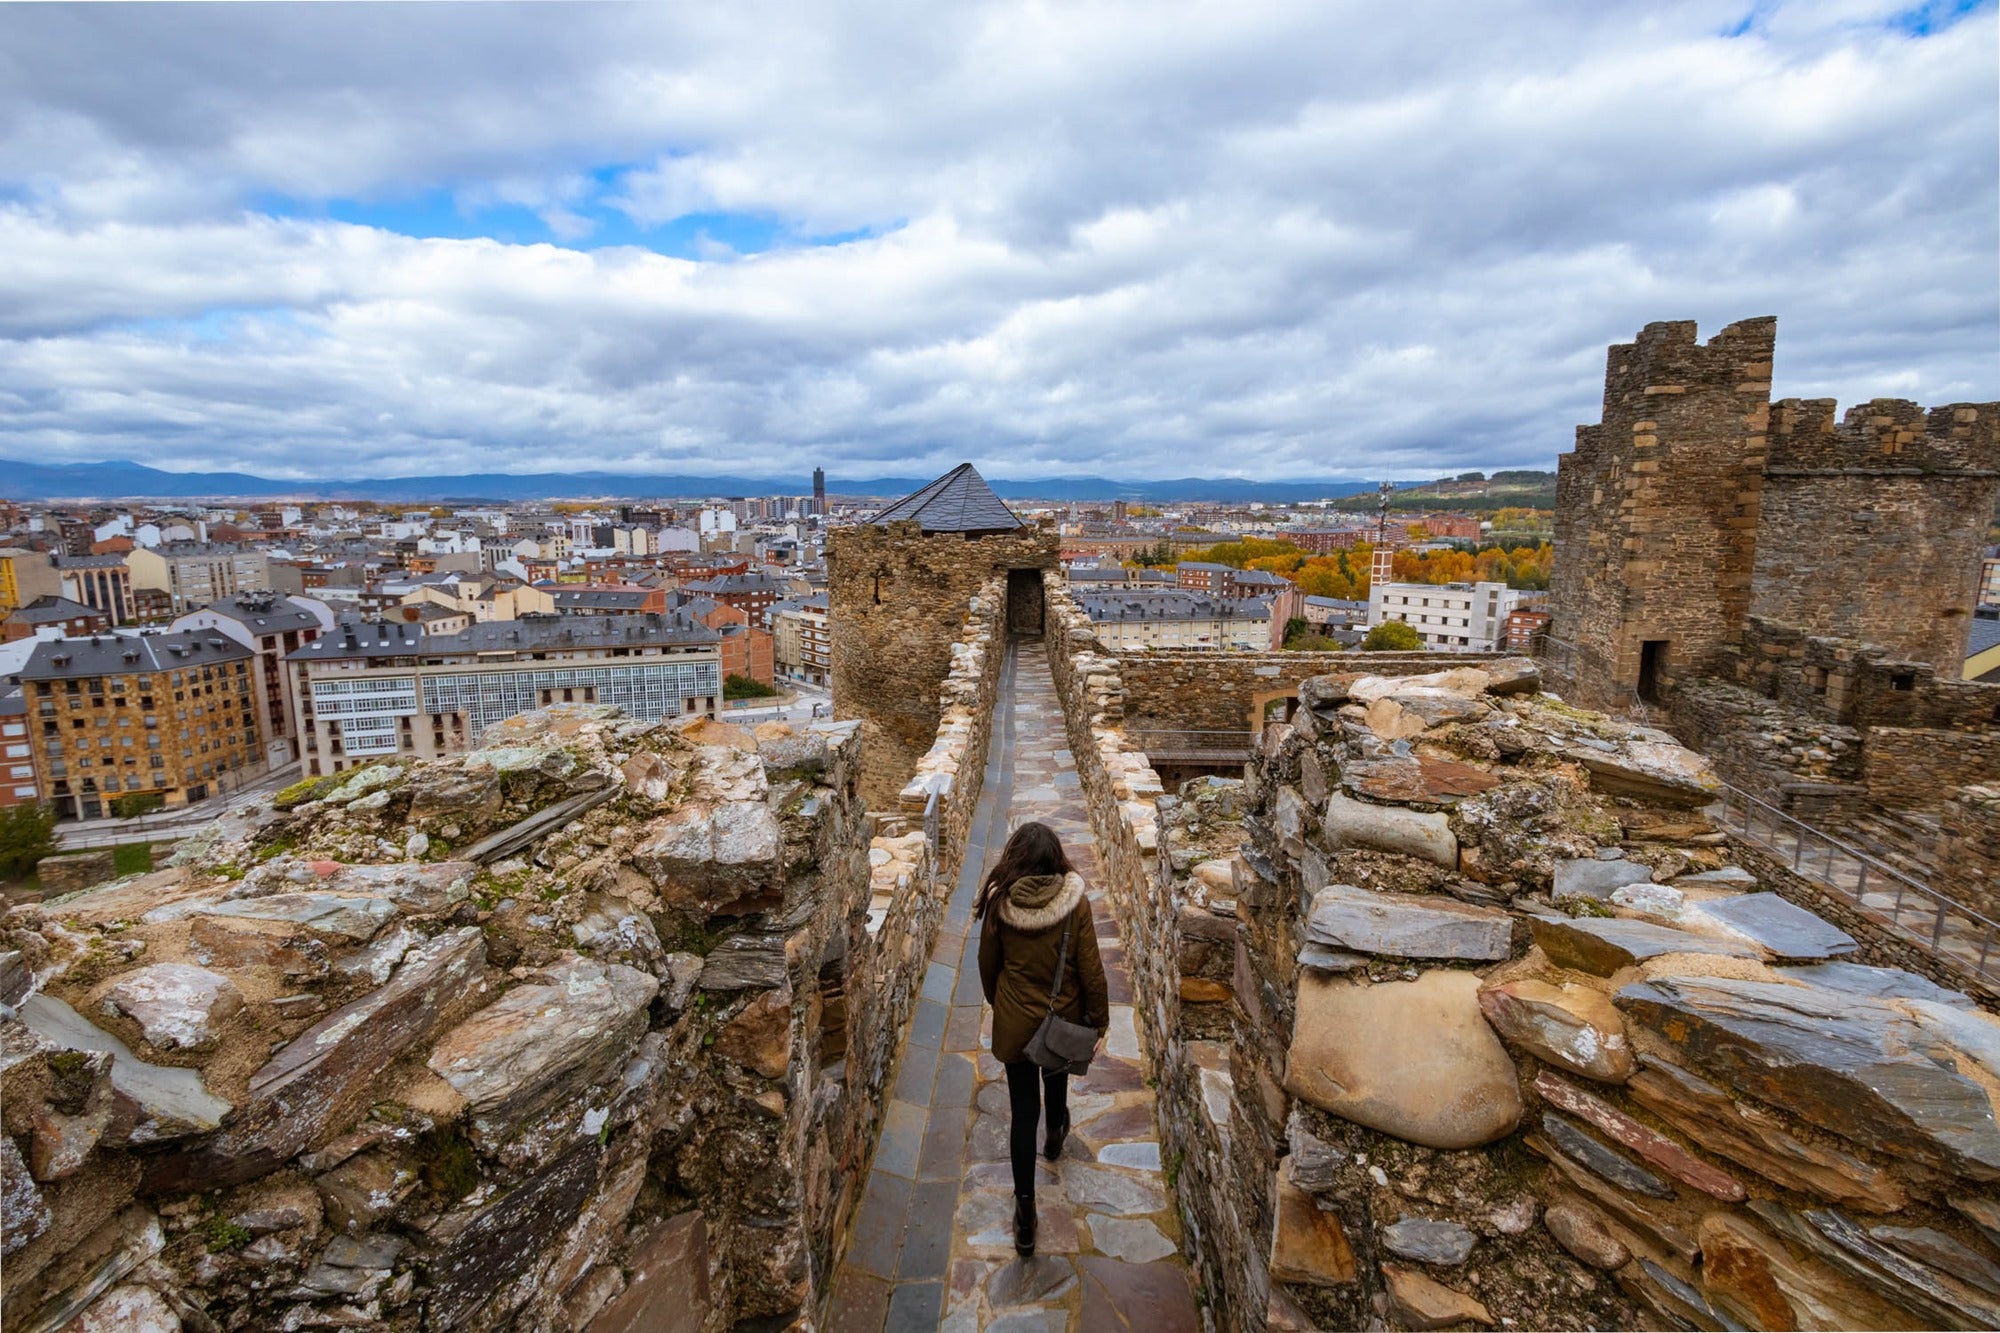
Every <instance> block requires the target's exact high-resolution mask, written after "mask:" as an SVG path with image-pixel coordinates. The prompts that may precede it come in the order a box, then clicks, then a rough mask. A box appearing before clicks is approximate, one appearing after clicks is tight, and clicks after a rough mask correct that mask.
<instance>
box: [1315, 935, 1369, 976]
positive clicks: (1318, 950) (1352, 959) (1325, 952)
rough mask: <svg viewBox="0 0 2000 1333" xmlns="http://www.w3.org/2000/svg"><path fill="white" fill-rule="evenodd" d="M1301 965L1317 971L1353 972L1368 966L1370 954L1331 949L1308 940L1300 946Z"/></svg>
mask: <svg viewBox="0 0 2000 1333" xmlns="http://www.w3.org/2000/svg"><path fill="white" fill-rule="evenodd" d="M1299 966H1300V967H1309V968H1312V969H1313V970H1314V971H1316V972H1352V971H1354V970H1355V969H1356V968H1360V967H1366V966H1368V956H1367V955H1366V954H1359V953H1348V952H1346V951H1345V950H1343V949H1329V948H1327V947H1326V946H1325V945H1324V944H1314V943H1313V942H1312V941H1310V940H1308V941H1306V942H1305V943H1304V944H1302V945H1300V946H1299Z"/></svg>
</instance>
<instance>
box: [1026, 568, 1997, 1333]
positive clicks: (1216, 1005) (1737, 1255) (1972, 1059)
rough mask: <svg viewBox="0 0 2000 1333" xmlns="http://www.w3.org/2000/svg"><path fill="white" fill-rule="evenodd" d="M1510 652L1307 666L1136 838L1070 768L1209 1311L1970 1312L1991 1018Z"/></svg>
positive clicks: (1644, 737) (1698, 787)
mask: <svg viewBox="0 0 2000 1333" xmlns="http://www.w3.org/2000/svg"><path fill="white" fill-rule="evenodd" d="M1054 604H1056V603H1055V602H1054V599H1052V605H1054ZM1053 619H1054V620H1055V622H1056V623H1055V624H1052V629H1051V632H1052V635H1061V636H1063V641H1064V642H1065V643H1067V644H1068V645H1069V647H1070V649H1071V651H1072V653H1073V654H1074V655H1075V656H1078V657H1087V656H1088V655H1089V654H1090V652H1091V649H1092V645H1091V644H1090V642H1089V641H1088V640H1087V638H1086V637H1084V636H1082V635H1077V634H1072V633H1069V631H1072V630H1076V629H1080V628H1081V627H1079V626H1075V625H1070V626H1067V627H1060V628H1059V626H1060V621H1061V617H1060V616H1057V617H1054V618H1053ZM1052 656H1055V654H1052ZM1096 674H1098V675H1103V674H1105V673H1102V672H1098V673H1096ZM1061 675H1062V673H1061V672H1059V678H1061ZM1068 676H1069V679H1070V681H1071V684H1070V685H1068V686H1066V687H1065V689H1066V696H1065V697H1066V701H1068V702H1070V705H1071V707H1072V708H1073V709H1074V712H1073V714H1072V722H1071V726H1072V731H1073V739H1076V740H1078V741H1079V742H1080V741H1082V740H1084V739H1090V740H1096V739H1097V737H1096V736H1095V735H1094V734H1093V733H1092V732H1091V730H1090V729H1089V728H1088V726H1087V722H1086V721H1085V719H1087V717H1088V715H1089V712H1090V711H1093V710H1094V711H1102V706H1103V704H1104V702H1105V697H1106V695H1107V694H1108V693H1109V690H1108V688H1104V687H1100V690H1099V691H1098V693H1097V694H1096V695H1095V696H1094V697H1093V696H1089V695H1087V694H1086V692H1085V689H1084V686H1083V681H1084V680H1085V679H1086V677H1084V676H1082V675H1081V674H1079V673H1078V672H1077V670H1076V669H1075V667H1074V665H1072V667H1071V668H1070V670H1069V671H1068ZM1501 681H1502V677H1500V676H1496V675H1490V674H1489V673H1488V672H1487V671H1484V670H1477V669H1474V670H1455V671H1450V672H1442V673H1437V674H1435V675H1432V676H1429V677H1415V678H1403V679H1392V678H1370V677H1366V676H1363V677H1354V676H1337V677H1326V678H1323V679H1316V680H1310V681H1307V682H1304V683H1303V685H1302V688H1301V697H1302V703H1303V707H1301V708H1300V709H1298V710H1297V711H1295V712H1294V714H1293V717H1292V720H1291V721H1290V722H1289V723H1283V724H1274V725H1272V726H1270V727H1268V728H1267V729H1266V730H1265V731H1264V733H1263V736H1262V740H1261V743H1260V744H1259V746H1258V748H1257V753H1256V756H1255V758H1254V760H1253V761H1252V763H1251V765H1250V767H1249V769H1248V773H1247V776H1246V778H1245V779H1244V780H1243V781H1242V782H1240V783H1238V782H1230V781H1221V780H1215V779H1205V780H1200V781H1198V782H1194V783H1189V784H1187V785H1186V787H1185V788H1184V789H1183V791H1182V793H1181V795H1180V797H1179V798H1178V799H1176V798H1167V799H1165V800H1156V801H1155V802H1154V804H1155V811H1154V815H1153V818H1151V819H1149V820H1146V821H1144V825H1143V826H1144V827H1145V828H1146V829H1147V830H1148V832H1149V834H1150V837H1151V845H1150V846H1148V847H1147V848H1145V849H1144V853H1143V854H1141V849H1140V848H1139V847H1138V846H1137V840H1136V838H1133V839H1132V840H1131V841H1130V842H1127V841H1126V840H1127V838H1128V837H1129V836H1130V835H1129V833H1128V831H1127V830H1136V828H1137V827H1139V826H1140V821H1139V820H1137V819H1136V818H1128V817H1127V814H1126V809H1125V805H1124V804H1123V803H1121V802H1118V801H1116V800H1114V799H1112V796H1111V793H1110V783H1109V782H1108V780H1106V778H1099V779H1096V780H1095V781H1096V787H1097V791H1098V793H1099V794H1098V795H1096V796H1094V798H1093V800H1092V814H1093V823H1094V826H1095V827H1096V830H1097V834H1098V837H1099V840H1100V842H1102V843H1106V844H1108V845H1110V846H1111V848H1113V849H1114V850H1113V854H1112V856H1111V857H1110V858H1109V863H1110V864H1112V865H1115V866H1117V867H1119V868H1118V870H1117V873H1116V874H1111V872H1110V871H1107V876H1108V877H1109V878H1111V879H1112V880H1113V881H1114V883H1113V885H1112V890H1113V893H1114V895H1115V897H1114V901H1115V902H1116V903H1117V904H1118V906H1119V910H1120V912H1121V916H1122V917H1123V919H1124V920H1125V922H1126V928H1127V930H1128V932H1130V935H1129V938H1130V940H1131V945H1130V948H1131V954H1132V957H1133V960H1134V967H1133V987H1134V992H1135V995H1134V1000H1135V1005H1136V1006H1137V1007H1138V1008H1139V1010H1140V1013H1141V1021H1142V1022H1143V1023H1145V1024H1147V1037H1148V1045H1149V1052H1150V1054H1151V1058H1152V1059H1153V1060H1154V1065H1155V1068H1154V1076H1155V1078H1156V1080H1157V1081H1158V1085H1159V1089H1160V1098H1161V1117H1160V1118H1161V1126H1162V1142H1163V1147H1164V1148H1165V1150H1166V1153H1167V1156H1168V1160H1169V1161H1170V1162H1172V1163H1173V1165H1174V1171H1173V1178H1174V1180H1175V1189H1176V1194H1177V1195H1178V1198H1179V1201H1180V1204H1181V1207H1182V1211H1183V1214H1184V1216H1185V1218H1186V1221H1187V1231H1188V1236H1189V1245H1190V1248H1191V1249H1192V1251H1193V1257H1194V1258H1195V1259H1196V1261H1197V1262H1198V1263H1199V1265H1200V1268H1201V1272H1202V1274H1203V1279H1204V1286H1205V1288H1206V1295H1207V1297H1208V1300H1209V1303H1210V1308H1211V1309H1213V1310H1214V1311H1215V1313H1216V1320H1217V1323H1218V1325H1219V1326H1226V1327H1241V1328H1246V1329H1261V1328H1351V1327H1363V1326H1383V1325H1386V1326H1389V1327H1395V1328H1431V1327H1442V1326H1452V1325H1460V1324H1463V1325H1467V1326H1470V1325H1474V1324H1478V1325H1492V1326H1515V1327H1584V1326H1589V1327H1599V1328H1605V1327H1623V1328H1631V1327H1653V1326H1658V1325H1660V1324H1670V1325H1690V1326H1695V1327H1709V1328H1714V1327H1727V1326H1732V1325H1734V1326H1740V1327H1749V1328H1773V1329H1775V1328H1788V1327H1799V1326H1804V1325H1805V1324H1808V1323H1815V1324H1818V1325H1819V1326H1883V1325H1894V1324H1898V1323H1902V1324H1921V1325H1939V1324H1942V1325H1953V1326H1962V1327H1963V1326H1974V1325H1978V1324H1980V1323H1981V1322H1982V1321H1987V1320H1990V1319H1991V1317H1992V1316H1993V1314H1994V1313H1996V1312H2000V1311H1996V1308H1995V1300H1994V1297H1993V1296H1992V1295H1991V1294H1990V1291H1989V1290H1988V1289H1986V1288H1984V1287H1982V1285H1981V1281H1980V1279H1981V1278H1982V1277H1984V1276H1985V1275H1986V1274H1987V1272H1988V1269H1989V1267H1990V1266H1991V1265H1992V1264H1993V1262H1994V1261H1993V1259H1992V1258H1991V1257H1990V1256H1991V1254H1992V1253H1993V1251H1992V1250H1991V1249H1990V1246H1991V1244H1992V1239H1991V1236H1992V1230H1991V1229H1992V1228H1993V1227H1994V1224H1995V1223H1996V1222H2000V1217H1995V1216H1994V1215H1993V1214H1992V1212H1991V1210H1990V1209H1988V1208H1986V1206H1985V1205H1984V1204H1982V1203H1980V1202H1979V1198H1980V1197H1983V1192H1984V1191H1985V1190H1986V1188H1987V1187H1986V1185H1984V1184H1983V1183H1982V1182H1986V1181H1989V1180H1991V1179H1995V1178H2000V1157H1996V1155H1995V1154H1996V1153H2000V1126H1996V1122H1995V1118H1994V1098H1993V1093H1992V1091H1991V1089H1992V1088H1993V1087H1994V1086H1995V1084H1994V1082H1993V1079H1992V1075H1991V1073H1990V1072H1989V1071H1988V1070H1987V1068H1986V1065H1985V1063H1984V1061H1985V1060H1986V1059H1987V1058H1988V1057H1987V1055H1986V1051H1987V1050H1988V1047H1989V1044H1990V1042H1991V1034H1992V1032H1993V1031H1994V1030H1995V1027H1994V1022H1993V1020H1992V1019H1991V1018H1990V1017H1989V1016H1987V1015H1986V1014H1984V1013H1982V1012H1981V1011H1980V1009H1979V1008H1978V1006H1977V1004H1976V1003H1975V1001H1973V1000H1972V999H1970V998H1969V997H1967V996H1966V995H1964V994H1962V993H1959V992H1955V991H1951V990H1949V989H1947V988H1944V987H1941V986H1938V985H1936V984H1935V983H1934V982H1932V981H1931V980H1928V979H1927V978H1926V977H1925V976H1923V975H1921V974H1920V971H1921V969H1920V968H1919V966H1918V964H1919V963H1920V960H1918V959H1916V958H1914V957H1911V956H1909V955H1906V954H1902V953H1898V952H1897V949H1898V948H1900V947H1901V946H1899V945H1898V944H1897V942H1896V941H1894V940H1890V939H1884V938H1876V937H1873V936H1869V937H1861V936H1862V932H1860V931H1856V932H1855V933H1854V934H1849V933H1847V932H1846V931H1843V930H1842V929H1841V928H1840V926H1841V924H1842V921H1843V919H1842V918H1841V917H1840V916H1839V915H1838V914H1837V913H1836V912H1835V911H1834V910H1832V909H1831V908H1829V910H1828V911H1827V912H1825V913H1823V914H1820V915H1815V914H1814V913H1813V912H1810V911H1807V910H1805V909H1804V908H1801V907H1800V906H1798V902H1800V901H1805V902H1811V901H1812V900H1811V898H1810V897H1809V896H1808V895H1805V894H1800V893H1796V892H1795V891H1794V890H1795V888H1796V886H1795V885H1794V884H1793V883H1792V882H1791V881H1790V880H1789V879H1788V878H1787V876H1786V875H1785V874H1784V873H1783V872H1782V871H1781V869H1780V868H1779V867H1776V866H1774V865H1771V864H1769V863H1768V862H1767V861H1766V860H1765V859H1764V858H1762V857H1761V856H1760V855H1759V854H1758V853H1756V852H1755V851H1754V850H1753V849H1748V848H1742V847H1739V846H1736V845H1735V844H1734V843H1733V842H1732V841H1731V839H1730V838H1729V837H1728V836H1727V835H1726V834H1725V833H1724V832H1723V831H1722V830H1721V829H1720V828H1718V827H1717V826H1715V825H1714V824H1712V823H1710V822H1709V820H1708V819H1707V818H1706V817H1705V816H1704V814H1703V813H1702V810H1703V808H1704V807H1705V806H1706V805H1707V804H1708V803H1709V801H1710V800H1711V799H1712V797H1713V794H1714V792H1715V790H1716V780H1715V777H1714V775H1713V773H1712V772H1711V771H1710V770H1709V768H1708V766H1707V765H1706V764H1705V763H1704V762H1703V761H1702V760H1701V759H1700V758H1699V757H1698V756H1696V755H1694V754H1693V753H1691V752H1690V751H1688V750H1686V749H1684V748H1682V747H1681V746H1679V745H1678V744H1676V743H1675V742H1674V741H1673V740H1672V739H1671V737H1669V736H1667V735H1666V734H1665V733H1662V732H1659V731H1654V730H1650V729H1648V728H1644V727H1640V726H1635V725H1633V724H1631V723H1629V722H1621V721H1618V720H1615V719H1612V718H1608V717H1604V716H1601V715H1597V714H1592V713H1588V712H1584V711H1582V710H1579V709H1576V708H1573V707H1570V706H1568V705H1566V704H1562V703H1560V702H1557V701H1555V700H1553V699H1550V698H1549V697H1547V696H1544V695H1539V694H1536V693H1534V692H1533V689H1532V681H1527V682H1522V681H1519V680H1512V681H1509V682H1508V683H1507V684H1506V685H1505V686H1504V688H1503V686H1502V684H1501ZM1524 684H1525V685H1526V689H1525V690H1523V688H1522V687H1523V685H1524ZM1106 730H1109V729H1108V728H1107V729H1106ZM1078 748H1079V772H1080V775H1082V776H1083V781H1084V786H1085V790H1086V792H1090V791H1091V790H1092V787H1093V779H1092V778H1091V777H1090V776H1089V775H1088V774H1087V773H1085V772H1084V761H1083V757H1082V753H1081V749H1082V747H1081V745H1080V744H1079V746H1078ZM1098 753H1100V754H1102V753H1103V751H1102V749H1101V748H1100V749H1099V750H1098ZM1107 777H1108V775H1107ZM1980 799H1981V798H1979V797H1977V796H1974V797H1973V798H1972V804H1973V806H1974V807H1979V802H1980ZM1983 817H1984V814H1983V807H1979V809H1977V810H1975V811H1974V812H1973V813H1971V814H1969V815H1968V821H1967V825H1966V836H1976V832H1975V829H1976V826H1977V825H1978V823H1979V821H1980V820H1981V819H1982V818H1983ZM1120 844H1123V845H1125V846H1126V847H1128V848H1129V850H1127V851H1124V852H1118V851H1116V850H1115V848H1116V847H1117V846H1118V845H1120ZM1143 871H1150V873H1151V880H1150V882H1141V881H1140V878H1139V877H1140V874H1141V872H1143ZM1760 890H1765V891H1760ZM1768 890H1779V891H1780V892H1770V891H1768ZM1141 952H1145V953H1149V954H1150V955H1151V957H1150V958H1149V959H1147V960H1146V961H1145V962H1144V963H1143V964H1142V963H1141V961H1140V958H1139V955H1140V954H1141ZM1224 957H1227V958H1228V959H1229V960H1230V962H1229V965H1228V966H1227V968H1226V969H1225V967H1224V966H1223V965H1222V962H1221V960H1222V958H1224ZM1898 962H1901V963H1906V964H1909V965H1910V968H1909V970H1903V969H1899V968H1897V967H1895V966H1894V964H1896V963H1898ZM1885 965H1887V966H1885ZM1920 1052H1923V1053H1920Z"/></svg>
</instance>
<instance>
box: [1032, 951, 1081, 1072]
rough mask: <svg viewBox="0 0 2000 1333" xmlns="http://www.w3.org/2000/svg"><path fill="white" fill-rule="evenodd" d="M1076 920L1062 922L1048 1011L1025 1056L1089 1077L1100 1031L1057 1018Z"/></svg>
mask: <svg viewBox="0 0 2000 1333" xmlns="http://www.w3.org/2000/svg"><path fill="white" fill-rule="evenodd" d="M1073 924H1074V921H1073V920H1070V921H1065V922H1063V935H1062V947H1061V948H1060V949H1058V950H1057V952H1056V975H1055V980H1054V981H1052V982H1051V983H1050V984H1049V1011H1048V1013H1046V1014H1044V1015H1043V1016H1042V1025H1041V1026H1040V1027H1038V1028H1036V1029H1035V1035H1034V1036H1032V1037H1030V1038H1028V1044H1027V1046H1026V1047H1025V1048H1024V1049H1023V1051H1022V1054H1024V1055H1026V1056H1027V1057H1028V1059H1030V1060H1032V1061H1033V1062H1034V1063H1036V1064H1038V1065H1040V1066H1041V1067H1042V1068H1044V1069H1046V1070H1049V1071H1050V1072H1051V1073H1058V1074H1088V1073H1089V1072H1090V1060H1091V1057H1092V1056H1094V1055H1096V1054H1097V1029H1096V1028H1088V1027H1085V1026H1084V1025H1083V1024H1081V1023H1072V1022H1070V1021H1069V1020H1068V1019H1067V1018H1057V1017H1056V997H1057V996H1058V995H1060V994H1061V993H1062V983H1063V969H1064V968H1065V967H1067V966H1068V964H1069V932H1070V927H1071V925H1073Z"/></svg>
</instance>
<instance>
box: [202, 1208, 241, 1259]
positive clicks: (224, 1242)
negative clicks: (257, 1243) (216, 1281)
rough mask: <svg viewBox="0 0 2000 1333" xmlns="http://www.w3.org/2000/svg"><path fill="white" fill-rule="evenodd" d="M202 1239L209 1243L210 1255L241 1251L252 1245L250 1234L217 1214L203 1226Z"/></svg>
mask: <svg viewBox="0 0 2000 1333" xmlns="http://www.w3.org/2000/svg"><path fill="white" fill-rule="evenodd" d="M201 1234H202V1238H203V1239H204V1240H206V1241H207V1242H208V1252H209V1253H210V1254H221V1253H223V1252H224V1251H227V1250H240V1249H242V1248H243V1247H244V1246H245V1245H248V1244H249V1243H250V1232H249V1230H248V1229H247V1228H245V1227H239V1226H237V1225H236V1224H235V1223H234V1222H232V1221H230V1220H229V1219H228V1218H226V1217H223V1216H221V1215H220V1214H217V1215H216V1216H214V1217H211V1218H209V1219H208V1221H206V1222H204V1223H202V1225H201Z"/></svg>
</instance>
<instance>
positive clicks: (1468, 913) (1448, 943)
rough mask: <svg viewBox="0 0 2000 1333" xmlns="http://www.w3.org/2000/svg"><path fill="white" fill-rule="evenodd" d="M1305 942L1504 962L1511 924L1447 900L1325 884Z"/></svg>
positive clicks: (1316, 900)
mask: <svg viewBox="0 0 2000 1333" xmlns="http://www.w3.org/2000/svg"><path fill="white" fill-rule="evenodd" d="M1306 933H1307V935H1308V937H1309V938H1311V939H1312V940H1313V941H1315V942H1317V943H1320V944H1327V945H1332V946H1334V947H1336V948H1339V949H1352V950H1358V951H1360V952H1363V953H1376V954H1390V955H1393V956H1395V957H1398V958H1469V959H1487V960H1491V959H1497V958H1505V957H1506V956H1507V954H1508V952H1509V949H1510V947H1511V945H1512V942H1513V937H1514V919H1513V917H1511V916H1510V915H1508V914H1507V913H1506V912H1501V911H1496V910H1494V909H1493V908H1490V907H1473V906H1471V905H1470V904H1467V903H1461V902H1458V901H1457V900H1455V899H1451V898H1433V897H1425V896H1420V895H1417V894H1408V893H1378V892H1376V891H1375V890H1373V889H1361V888H1356V887H1355V886H1354V885H1352V884H1329V885H1327V886H1326V887H1325V888H1323V889H1321V890H1320V891H1319V892H1318V893H1316V894H1314V895H1313V903H1312V916H1311V918H1310V920H1309V921H1308V923H1307V926H1306Z"/></svg>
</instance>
